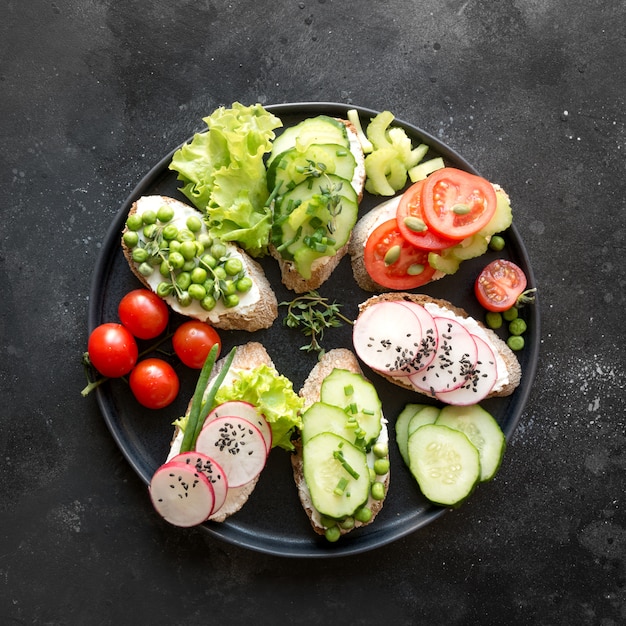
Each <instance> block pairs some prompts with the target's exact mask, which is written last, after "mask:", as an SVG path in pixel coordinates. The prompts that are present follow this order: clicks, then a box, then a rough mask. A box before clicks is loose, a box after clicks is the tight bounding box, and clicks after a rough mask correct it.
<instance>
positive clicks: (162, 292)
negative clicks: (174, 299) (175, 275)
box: [156, 281, 174, 298]
mask: <svg viewBox="0 0 626 626" xmlns="http://www.w3.org/2000/svg"><path fill="white" fill-rule="evenodd" d="M173 291H174V285H172V283H168V282H165V281H163V282H161V283H159V284H158V285H157V290H156V292H157V296H159V298H167V296H170V295H172V292H173Z"/></svg>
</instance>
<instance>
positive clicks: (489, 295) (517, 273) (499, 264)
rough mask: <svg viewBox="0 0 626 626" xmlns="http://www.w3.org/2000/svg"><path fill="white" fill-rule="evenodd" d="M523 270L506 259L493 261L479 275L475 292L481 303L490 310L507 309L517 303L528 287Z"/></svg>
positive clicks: (475, 284)
mask: <svg viewBox="0 0 626 626" xmlns="http://www.w3.org/2000/svg"><path fill="white" fill-rule="evenodd" d="M526 282H527V281H526V275H525V274H524V272H523V270H522V269H521V268H520V267H518V266H517V265H515V263H512V262H511V261H507V260H505V259H498V260H496V261H492V262H491V263H489V265H487V267H485V269H483V271H482V272H481V273H480V274H479V275H478V278H477V279H476V282H475V283H474V292H475V294H476V297H477V298H478V301H479V302H480V304H481V305H482V306H483V307H484V308H485V309H487V310H488V311H506V310H508V309H510V308H511V307H512V306H514V305H515V303H516V302H517V299H518V297H519V296H520V295H521V294H522V292H523V291H524V289H526Z"/></svg>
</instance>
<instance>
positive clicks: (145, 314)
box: [117, 289, 169, 339]
mask: <svg viewBox="0 0 626 626" xmlns="http://www.w3.org/2000/svg"><path fill="white" fill-rule="evenodd" d="M117 313H118V315H119V318H120V321H121V322H122V324H124V326H126V328H128V330H130V332H131V333H132V334H133V335H135V337H138V338H139V339H154V337H158V336H159V335H160V334H161V333H162V332H163V331H164V330H165V329H166V327H167V322H168V320H169V310H168V308H167V304H165V302H163V300H161V298H159V296H157V295H156V294H155V293H153V292H152V291H150V290H149V289H135V290H134V291H131V292H129V293H127V294H126V295H125V296H124V297H123V298H122V299H121V300H120V303H119V306H118V308H117Z"/></svg>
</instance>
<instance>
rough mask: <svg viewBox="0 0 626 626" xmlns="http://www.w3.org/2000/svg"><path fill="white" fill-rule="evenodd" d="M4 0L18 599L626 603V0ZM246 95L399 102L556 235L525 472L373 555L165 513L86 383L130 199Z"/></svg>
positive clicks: (125, 609)
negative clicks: (95, 325) (230, 537)
mask: <svg viewBox="0 0 626 626" xmlns="http://www.w3.org/2000/svg"><path fill="white" fill-rule="evenodd" d="M3 8H4V10H3V12H2V13H3V18H2V20H1V21H0V41H1V42H2V44H1V46H0V59H1V61H0V164H1V167H0V206H1V210H2V218H3V219H2V226H1V227H0V281H1V282H0V285H1V289H2V294H1V298H2V305H1V306H2V316H1V317H0V331H1V333H2V337H1V340H2V348H3V352H4V355H5V356H4V358H3V359H2V364H1V365H0V385H1V394H2V408H1V409H0V420H1V425H2V437H1V438H0V440H1V442H2V443H1V444H0V446H1V458H2V464H1V466H0V467H1V469H0V476H1V478H2V481H1V483H0V484H1V488H0V494H1V497H0V529H1V530H0V542H1V543H0V614H1V615H2V616H3V623H7V624H55V625H56V624H92V623H93V624H130V623H153V624H190V623H193V622H196V621H200V622H206V623H220V624H239V623H246V622H255V623H261V624H274V623H277V619H279V618H283V619H284V620H285V621H286V623H303V624H327V623H335V622H345V623H352V624H365V623H377V622H387V623H394V624H407V625H408V624H417V623H419V624H421V623H434V624H444V623H445V624H455V625H465V624H505V623H506V624H509V623H510V624H541V625H552V624H559V625H560V624H589V625H592V624H593V625H596V624H598V625H602V626H609V625H617V624H623V623H624V622H626V571H625V565H626V557H625V555H626V516H625V512H624V510H625V506H626V503H625V501H624V475H625V472H626V452H625V451H624V450H625V448H624V446H625V444H626V435H625V412H624V379H625V372H624V354H623V341H624V323H623V320H622V318H623V314H622V313H623V310H624V304H625V302H624V289H625V282H626V280H625V278H624V271H623V259H622V254H623V251H624V242H625V239H626V219H625V217H624V215H625V210H626V206H625V200H624V198H625V197H626V184H625V183H624V180H625V176H624V174H625V158H624V144H625V132H624V123H625V121H626V120H625V114H624V110H625V103H624V94H625V88H626V83H625V81H624V75H623V65H624V62H625V61H626V40H625V38H624V31H623V28H624V23H625V19H626V10H625V9H624V4H623V2H621V0H608V1H606V2H602V3H596V4H594V3H588V2H581V1H580V0H573V1H571V2H567V3H566V2H554V1H552V2H550V1H548V2H537V1H535V2H531V1H527V2H520V1H518V2H504V1H503V0H499V1H497V0H494V1H486V0H482V1H475V2H467V1H461V0H448V1H444V2H439V1H433V0H428V1H425V2H420V3H416V2H412V1H408V0H389V1H388V2H384V3H381V2H371V1H368V0H360V1H359V2H350V3H348V2H340V1H339V0H325V1H323V0H305V1H302V2H296V1H289V2H286V1H284V0H283V1H279V0H267V1H265V2H252V1H250V0H244V1H240V2H236V1H235V0H233V1H232V2H221V1H214V2H211V1H206V0H181V1H179V2H163V1H162V0H154V1H153V2H150V3H147V2H140V1H138V0H127V1H125V2H121V1H116V0H98V1H94V0H88V1H84V0H67V1H65V2H63V1H61V0H57V2H49V1H46V0H28V1H26V0H21V1H15V0H8V2H5V3H4V6H3ZM235 100H239V101H241V102H245V103H253V102H256V101H258V102H261V103H264V104H270V103H280V102H298V101H332V102H345V103H354V104H358V105H362V106H365V107H370V108H374V109H390V110H392V111H393V112H394V114H395V115H396V117H397V118H399V119H402V120H407V121H411V122H413V123H415V124H417V125H418V126H420V127H421V128H423V129H425V130H426V131H428V132H430V133H431V134H433V135H435V136H436V137H438V138H440V139H441V140H443V141H444V142H446V143H448V144H449V145H450V146H452V147H453V148H455V149H456V150H458V151H459V152H460V153H461V154H462V155H463V156H465V157H466V158H467V159H468V160H469V161H470V162H471V163H473V164H474V165H475V166H476V167H477V168H478V169H479V171H481V173H483V174H484V175H485V176H487V177H488V178H490V179H492V180H494V181H495V182H498V183H500V184H501V185H503V186H504V187H505V188H506V189H507V190H508V191H509V193H510V194H511V196H512V198H513V200H514V207H515V220H516V224H517V227H518V229H519V232H520V233H521V235H522V237H523V240H524V242H525V244H526V246H527V249H528V252H529V254H530V257H531V260H532V264H533V268H534V271H535V275H536V281H537V284H538V286H539V289H540V294H541V307H542V351H541V356H540V363H539V368H538V373H537V378H536V382H535V385H534V388H533V391H532V393H531V397H530V401H529V403H528V405H527V407H526V410H525V412H524V415H523V416H522V419H521V422H520V425H519V428H518V430H517V432H516V434H515V436H514V437H513V439H512V441H511V442H510V445H509V449H508V453H507V455H506V457H505V461H504V464H503V466H502V469H501V471H500V473H499V475H498V476H497V478H496V479H495V481H494V482H493V483H491V484H490V485H489V486H488V488H485V489H483V490H480V492H479V493H477V494H476V496H475V497H474V498H472V499H471V500H470V501H469V502H468V503H467V504H466V505H464V506H463V507H462V508H461V509H460V510H458V511H456V512H454V513H451V514H448V515H445V516H444V517H442V518H441V519H439V520H438V521H437V522H436V523H434V524H431V525H430V526H427V527H426V528H423V529H421V530H420V531H418V532H416V533H414V534H412V535H410V536H408V537H405V538H403V539H401V540H399V541H397V542H395V543H393V544H391V545H389V546H386V547H384V548H381V549H378V550H375V551H373V552H371V553H368V554H364V555H356V556H351V557H345V558H341V559H337V560H306V561H305V560H300V559H287V560H285V559H282V558H278V557H271V556H265V555H262V554H259V553H256V552H251V551H248V550H243V549H240V548H236V547H234V546H231V545H229V544H226V543H223V542H219V541H216V540H215V539H212V538H210V537H209V536H207V535H206V534H205V533H203V532H200V531H193V530H192V531H189V532H181V531H179V530H177V529H174V528H170V527H168V526H167V525H164V524H163V523H161V522H160V521H159V520H158V519H156V517H155V516H154V515H153V514H152V512H151V510H150V505H149V502H148V501H147V499H146V497H145V491H144V487H143V485H142V484H141V483H140V481H138V480H137V477H136V475H135V474H134V473H133V471H132V470H131V468H130V467H129V465H128V464H127V463H126V461H125V460H124V458H123V457H122V455H121V453H120V452H119V450H118V449H117V447H116V445H115V443H114V441H113V440H112V438H111V437H110V435H109V433H108V431H107V429H106V426H105V425H104V423H103V421H102V419H101V416H100V414H99V411H98V408H97V405H96V403H95V400H93V399H91V398H88V399H86V400H85V399H83V398H81V397H80V394H79V391H80V389H81V388H82V386H83V384H84V378H83V372H82V368H81V365H80V355H81V353H82V351H83V350H84V348H85V345H86V339H87V324H86V316H87V307H88V295H89V290H90V285H91V276H92V271H93V267H94V264H95V262H96V259H97V257H98V254H99V245H100V242H101V241H102V239H103V238H104V235H105V233H106V231H107V228H108V226H109V224H110V222H111V220H112V219H113V217H114V215H115V214H116V212H117V210H118V208H119V206H120V204H121V203H122V202H123V201H124V199H125V198H126V196H127V195H128V193H129V192H130V191H131V190H132V188H133V187H134V186H135V184H136V183H137V182H138V181H139V180H140V178H141V177H142V176H143V175H144V174H145V173H146V172H147V171H148V169H149V168H150V167H151V166H152V165H153V164H154V163H156V162H157V161H158V160H159V159H160V158H161V157H162V156H163V155H164V154H166V153H167V152H168V151H169V150H171V149H172V148H173V147H175V146H176V145H177V144H178V143H180V142H181V141H183V140H184V139H185V138H186V137H187V136H188V135H189V134H190V133H191V132H193V131H194V130H195V129H197V128H198V127H199V125H200V124H199V123H200V120H201V118H202V117H203V116H205V115H207V114H208V113H209V112H210V111H211V110H212V109H214V108H215V107H216V106H219V105H222V104H229V103H231V102H233V101H235Z"/></svg>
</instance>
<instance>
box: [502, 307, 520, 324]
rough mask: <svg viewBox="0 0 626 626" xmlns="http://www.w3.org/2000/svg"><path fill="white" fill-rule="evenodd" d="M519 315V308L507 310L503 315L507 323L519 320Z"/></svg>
mask: <svg viewBox="0 0 626 626" xmlns="http://www.w3.org/2000/svg"><path fill="white" fill-rule="evenodd" d="M518 315H519V311H518V310H517V307H515V306H512V307H511V308H510V309H507V310H506V311H503V313H502V317H503V318H504V319H505V320H506V321H507V322H512V321H513V320H514V319H516V318H517V316H518Z"/></svg>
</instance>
